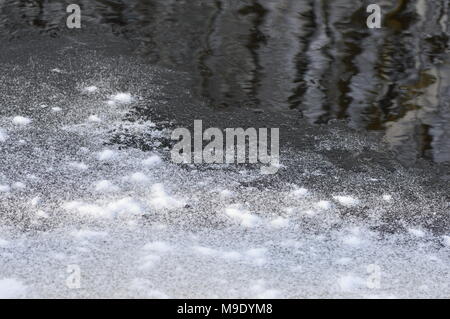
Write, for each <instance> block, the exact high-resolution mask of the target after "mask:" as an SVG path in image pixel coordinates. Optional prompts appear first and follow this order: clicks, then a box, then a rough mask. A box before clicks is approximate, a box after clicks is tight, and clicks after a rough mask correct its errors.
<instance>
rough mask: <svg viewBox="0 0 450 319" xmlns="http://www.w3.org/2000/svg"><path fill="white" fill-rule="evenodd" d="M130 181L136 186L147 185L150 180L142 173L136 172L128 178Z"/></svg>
mask: <svg viewBox="0 0 450 319" xmlns="http://www.w3.org/2000/svg"><path fill="white" fill-rule="evenodd" d="M128 180H129V181H130V182H132V183H134V184H146V183H148V182H149V181H150V178H149V177H148V176H147V175H145V174H144V173H142V172H135V173H133V174H131V175H130V176H129V177H128Z"/></svg>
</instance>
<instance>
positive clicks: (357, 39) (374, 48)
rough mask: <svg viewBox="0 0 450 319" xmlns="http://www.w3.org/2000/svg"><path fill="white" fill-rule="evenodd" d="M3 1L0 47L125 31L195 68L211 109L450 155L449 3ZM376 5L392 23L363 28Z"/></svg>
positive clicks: (409, 154)
mask: <svg viewBox="0 0 450 319" xmlns="http://www.w3.org/2000/svg"><path fill="white" fill-rule="evenodd" d="M72 2H73V1H43V0H41V1H16V0H14V1H13V0H0V28H1V29H0V34H1V35H2V44H1V45H14V41H20V38H21V37H22V36H23V35H25V34H29V33H36V34H37V33H39V34H43V35H46V36H50V37H54V38H55V40H56V39H57V38H58V37H59V36H61V35H62V34H66V33H67V34H71V35H74V36H76V34H77V32H85V33H86V32H89V33H93V34H96V35H98V36H102V34H105V33H109V34H111V33H112V34H116V35H117V36H118V37H119V38H124V39H127V41H130V43H132V44H133V46H134V47H135V48H136V49H135V52H136V53H137V54H140V55H143V56H145V57H146V59H147V61H148V62H149V63H154V64H159V65H162V66H166V67H169V68H175V69H179V70H183V71H186V72H188V73H189V74H190V75H191V77H192V87H191V88H190V89H193V91H194V92H196V93H197V94H198V96H199V97H202V98H204V99H205V100H206V101H208V102H209V105H210V106H211V107H212V108H236V109H237V108H243V107H252V108H258V109H263V110H264V109H272V110H273V109H276V110H279V112H284V111H286V110H290V109H297V110H299V112H298V113H296V114H298V115H297V116H303V117H305V118H307V119H308V120H309V121H310V122H311V123H316V124H326V123H328V122H329V121H330V120H331V119H336V118H337V119H346V120H347V121H348V125H349V126H350V127H352V128H355V129H367V130H378V131H382V132H384V133H383V134H384V136H385V140H386V141H387V142H388V143H389V145H390V147H391V148H392V149H393V150H394V151H395V152H396V153H397V154H398V156H399V158H400V159H401V160H403V162H405V163H413V162H414V161H416V159H418V158H426V159H429V160H433V161H435V162H438V163H449V162H450V49H449V44H450V42H449V35H450V29H449V27H450V19H449V17H448V14H449V10H450V3H449V1H448V0H410V1H408V0H389V1H358V0H333V1H329V0H315V1H314V0H252V1H250V0H247V1H237V0H215V1H213V0H204V1H200V0H190V1H176V0H128V1H111V0H96V1H92V0H89V1H88V0H80V1H76V3H78V4H80V5H81V7H82V29H81V30H72V31H70V30H67V28H66V26H65V21H66V17H67V14H66V12H65V8H66V5H67V4H69V3H72ZM373 2H378V3H379V4H380V5H382V9H383V27H382V28H381V29H376V30H375V29H368V28H367V27H366V18H367V15H368V14H367V13H366V10H365V9H366V6H367V5H368V4H369V3H373Z"/></svg>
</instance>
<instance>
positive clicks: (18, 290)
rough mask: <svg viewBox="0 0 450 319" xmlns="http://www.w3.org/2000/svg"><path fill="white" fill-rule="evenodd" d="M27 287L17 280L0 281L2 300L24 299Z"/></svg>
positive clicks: (5, 279) (0, 297)
mask: <svg viewBox="0 0 450 319" xmlns="http://www.w3.org/2000/svg"><path fill="white" fill-rule="evenodd" d="M26 291H27V287H26V286H25V285H24V284H23V283H22V282H21V281H19V280H17V279H15V278H4V279H0V299H10V298H24V297H25V295H26Z"/></svg>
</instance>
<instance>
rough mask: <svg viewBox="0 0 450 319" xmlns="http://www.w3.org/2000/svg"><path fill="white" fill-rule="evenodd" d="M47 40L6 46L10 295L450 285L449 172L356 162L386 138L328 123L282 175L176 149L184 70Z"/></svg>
mask: <svg viewBox="0 0 450 319" xmlns="http://www.w3.org/2000/svg"><path fill="white" fill-rule="evenodd" d="M80 41H81V40H80ZM36 46H37V47H38V48H35V50H38V51H36V52H40V53H41V54H36V55H33V58H29V57H27V56H26V54H25V53H23V52H26V51H23V50H22V51H21V52H22V55H20V56H19V55H15V54H14V50H21V48H20V47H16V49H12V48H11V49H7V48H3V49H2V50H1V52H2V53H1V54H0V57H1V58H2V72H1V73H0V83H2V87H1V93H2V94H1V97H0V154H1V156H0V298H104V297H119V298H122V297H132V298H315V297H318V298H325V297H326V298H344V297H349V298H360V297H362V298H384V297H387V298H391V297H392V298H404V297H424V298H428V297H448V296H449V295H450V279H449V278H450V277H449V276H450V259H449V256H450V240H449V238H450V237H449V236H450V231H449V228H448V225H449V223H448V214H449V206H448V197H445V196H446V193H447V191H448V188H446V186H445V185H447V186H448V184H445V183H442V181H441V182H440V183H441V184H439V185H440V186H433V185H434V184H433V183H431V182H429V180H428V179H427V178H428V177H429V176H427V174H420V172H418V171H414V170H411V169H408V168H403V167H402V166H401V165H400V164H397V163H396V162H395V160H392V161H391V160H389V169H384V166H383V165H384V164H383V163H381V164H377V163H372V162H371V160H370V158H369V159H367V162H364V163H363V164H361V165H360V166H358V167H349V164H348V163H349V162H351V158H352V156H353V155H349V154H356V155H355V158H357V159H358V160H360V161H363V157H362V156H364V155H361V154H363V153H364V152H366V151H367V152H371V154H383V153H382V145H381V142H380V144H376V143H375V144H374V142H373V141H372V140H366V139H365V137H364V136H362V135H360V134H357V133H355V132H352V131H350V130H347V129H343V128H342V127H341V126H339V125H335V126H333V125H331V126H330V127H327V128H323V129H320V130H319V131H317V136H315V135H314V132H315V131H314V130H315V129H314V128H311V129H310V130H309V131H308V132H307V133H304V134H308V136H310V139H311V140H314V141H315V142H314V143H310V144H308V145H306V144H305V145H306V146H305V149H302V148H301V147H299V148H294V149H292V148H290V147H287V146H286V145H285V144H283V143H282V144H281V153H282V155H281V164H282V165H283V166H282V167H281V168H280V171H279V172H278V174H277V175H275V176H270V177H267V176H264V177H263V176H261V173H260V170H259V167H249V166H235V165H211V166H206V165H201V166H199V167H197V166H193V165H183V166H179V165H176V164H173V163H172V162H171V161H170V153H169V147H170V146H168V145H166V144H165V143H164V141H167V140H168V139H167V137H168V136H170V130H171V128H173V127H174V126H176V125H178V124H177V122H176V121H175V120H174V121H173V122H171V121H170V118H171V114H170V112H169V111H166V109H165V107H167V110H169V109H170V107H173V106H174V105H173V103H180V101H174V100H173V99H171V97H170V96H166V94H169V93H167V92H166V91H164V88H166V87H170V86H172V87H174V86H175V87H176V88H175V89H173V91H174V92H179V91H180V92H181V91H182V92H183V93H182V94H186V95H189V93H186V92H188V89H187V87H186V88H182V87H181V86H178V84H176V83H172V82H171V81H169V80H167V81H165V80H164V75H167V79H172V78H173V79H176V78H178V77H182V76H186V75H185V74H181V75H177V74H174V73H173V72H172V71H169V70H164V69H161V68H154V67H151V66H148V65H146V64H145V63H143V62H141V61H139V59H135V60H133V59H131V58H129V57H128V56H127V55H121V54H120V50H119V49H120V48H119V49H117V50H116V52H118V53H116V54H111V53H110V52H114V50H109V49H108V50H105V51H101V49H96V48H92V46H88V48H89V49H87V48H86V46H83V45H81V44H80V45H77V44H76V43H75V42H73V43H72V42H70V41H69V43H68V44H67V43H66V44H64V43H63V44H62V45H61V46H60V47H57V48H56V49H55V48H53V49H52V50H48V51H47V50H46V47H47V44H45V43H44V44H41V46H42V48H41V50H40V51H39V45H38V44H36ZM98 46H99V48H101V47H102V44H98ZM124 50H125V49H124ZM30 52H31V51H30ZM33 52H35V51H33ZM46 52H49V53H46ZM50 52H53V53H50ZM54 52H56V53H54ZM50 54H55V55H56V57H55V56H51V55H50ZM3 70H5V72H3ZM55 70H58V72H56V71H55ZM161 78H162V80H158V79H161ZM169 92H170V90H169ZM180 94H181V93H180ZM181 100H182V99H181ZM181 106H182V104H180V112H182V111H183V110H184V109H183V108H181ZM143 109H144V110H147V111H148V113H146V114H150V115H148V116H140V115H139V114H138V113H139V110H143ZM201 116H202V114H198V115H196V119H202V117H201ZM226 117H229V116H226ZM193 120H194V117H190V118H188V119H187V120H186V122H193ZM180 122H182V121H180ZM300 127H307V126H306V124H305V126H300ZM322 130H325V131H326V132H328V133H326V134H325V133H323V132H322ZM280 132H281V135H283V127H281V128H280ZM302 134H303V133H302V131H300V130H299V131H297V133H295V134H294V135H296V136H297V137H298V138H300V137H301V136H302ZM141 141H144V142H145V143H144V144H145V145H144V144H142V143H141ZM330 154H331V155H330ZM340 154H342V158H341V155H340ZM349 156H350V157H349ZM386 156H389V155H386ZM369 157H370V156H369ZM375 160H376V159H375ZM386 161H387V160H386ZM339 163H341V165H338V164H339ZM430 165H431V164H430ZM362 168H364V169H362ZM437 178H438V177H437ZM427 183H428V184H427ZM430 185H431V186H430ZM442 185H443V186H442ZM447 195H448V193H447ZM74 269H75V272H76V271H77V270H80V273H79V275H80V276H79V279H80V280H79V287H78V288H77V286H76V285H75V286H74V285H73V283H74V281H73V280H74V275H76V274H74ZM75 279H76V278H75Z"/></svg>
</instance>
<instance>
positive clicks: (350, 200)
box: [333, 196, 359, 207]
mask: <svg viewBox="0 0 450 319" xmlns="http://www.w3.org/2000/svg"><path fill="white" fill-rule="evenodd" d="M333 198H334V199H335V200H336V201H337V202H338V203H339V204H341V205H343V206H346V207H352V206H356V205H358V204H359V200H358V199H356V198H354V197H352V196H333Z"/></svg>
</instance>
